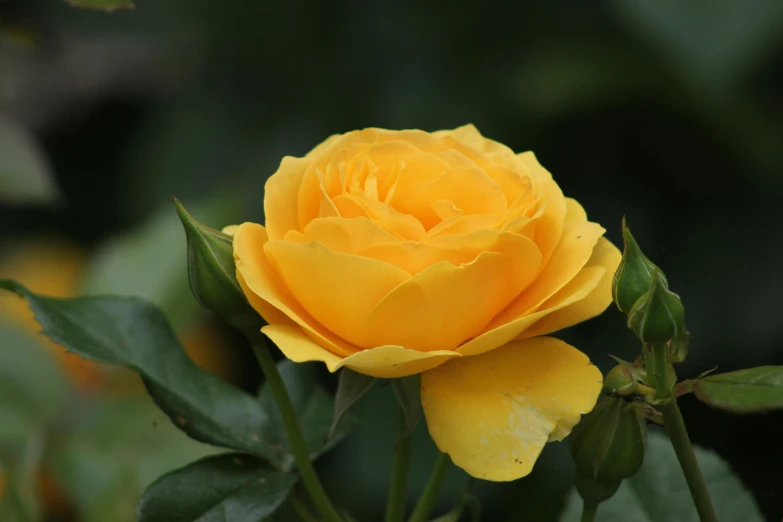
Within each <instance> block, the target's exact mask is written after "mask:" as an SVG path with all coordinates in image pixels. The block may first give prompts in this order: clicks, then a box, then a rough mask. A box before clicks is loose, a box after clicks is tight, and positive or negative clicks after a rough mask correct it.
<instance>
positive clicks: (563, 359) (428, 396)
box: [421, 337, 602, 481]
mask: <svg viewBox="0 0 783 522" xmlns="http://www.w3.org/2000/svg"><path fill="white" fill-rule="evenodd" d="M601 381H602V379H601V372H600V371H599V370H598V368H596V367H595V366H593V365H592V364H590V361H589V360H588V358H587V356H585V355H584V354H583V353H582V352H580V351H578V350H577V349H576V348H574V347H572V346H569V345H568V344H566V343H564V342H562V341H559V340H557V339H553V338H551V337H538V338H535V339H528V340H525V341H514V342H512V343H510V344H508V345H507V346H504V347H502V348H499V349H497V350H494V351H492V352H489V353H486V354H483V355H480V356H476V357H465V358H462V359H457V360H453V361H449V362H448V363H447V364H444V365H442V366H440V367H439V368H436V369H433V370H430V371H427V372H425V373H424V374H423V375H422V381H421V400H422V405H423V406H424V413H425V415H426V418H427V426H428V428H429V431H430V435H431V436H432V439H433V440H434V441H435V444H436V445H437V446H438V448H439V449H440V450H441V451H443V452H446V453H448V454H449V455H450V456H451V458H452V460H453V461H454V463H455V464H456V465H457V466H459V467H461V468H463V469H464V470H465V471H467V472H468V473H469V474H470V475H472V476H474V477H477V478H481V479H484V480H495V481H509V480H515V479H518V478H520V477H523V476H525V475H527V474H528V473H530V471H531V470H532V469H533V464H535V461H536V459H537V458H538V455H539V454H540V453H541V450H542V449H543V447H544V444H546V443H547V442H548V441H550V440H560V439H562V438H563V437H565V436H566V435H568V434H569V433H570V432H571V429H572V428H573V427H574V426H575V425H576V423H577V422H579V419H580V416H581V415H582V414H584V413H587V412H589V411H590V410H591V409H592V408H593V406H594V405H595V402H596V399H597V398H598V394H599V393H600V391H601V385H602V382H601Z"/></svg>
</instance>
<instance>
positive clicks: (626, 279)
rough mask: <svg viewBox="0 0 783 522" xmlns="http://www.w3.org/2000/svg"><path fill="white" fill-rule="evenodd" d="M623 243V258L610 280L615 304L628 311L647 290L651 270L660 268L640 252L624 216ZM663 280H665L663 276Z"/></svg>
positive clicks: (649, 283)
mask: <svg viewBox="0 0 783 522" xmlns="http://www.w3.org/2000/svg"><path fill="white" fill-rule="evenodd" d="M623 243H624V245H625V246H624V247H623V258H622V260H621V261H620V266H618V267H617V271H616V272H615V274H614V279H613V280H612V299H613V300H614V302H615V303H616V304H617V308H619V309H620V310H621V311H623V312H625V313H628V312H629V311H630V310H631V308H632V307H633V305H634V303H635V302H636V301H637V300H638V299H639V298H640V297H641V296H642V295H643V294H644V293H645V292H647V290H649V288H650V285H651V284H652V274H653V272H654V271H656V270H658V271H659V272H660V269H659V268H658V267H657V266H655V264H653V262H652V261H650V260H649V259H647V256H645V255H644V254H643V253H642V249H641V248H639V244H638V243H637V242H636V240H635V239H634V237H633V235H632V234H631V230H630V229H629V228H628V227H627V226H625V218H623ZM661 275H663V272H661ZM663 280H664V282H666V277H665V276H663Z"/></svg>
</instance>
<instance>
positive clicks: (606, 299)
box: [522, 237, 623, 338]
mask: <svg viewBox="0 0 783 522" xmlns="http://www.w3.org/2000/svg"><path fill="white" fill-rule="evenodd" d="M622 257H623V254H622V253H621V252H620V251H619V250H618V249H617V247H616V246H614V245H613V244H612V243H610V242H609V240H607V239H606V238H603V237H602V238H600V239H598V243H597V244H596V245H595V248H594V249H593V255H592V256H591V257H590V260H589V261H588V262H587V265H585V266H586V268H585V269H587V268H589V267H602V268H604V269H605V272H604V275H603V277H601V281H599V283H598V285H597V286H596V287H595V288H594V289H593V290H592V291H591V292H590V293H589V294H588V295H587V296H586V297H585V298H584V299H580V300H579V301H576V302H575V303H573V304H571V305H568V306H566V307H564V308H561V309H559V310H557V311H554V312H552V313H550V314H548V315H547V316H546V317H544V318H543V319H541V320H539V321H537V322H536V323H535V324H534V325H533V326H531V327H530V328H529V329H527V330H525V331H524V332H523V333H522V337H523V338H524V337H534V336H536V335H544V334H548V333H551V332H556V331H557V330H562V329H563V328H567V327H569V326H572V325H575V324H577V323H581V322H582V321H586V320H588V319H591V318H593V317H596V316H597V315H599V314H601V313H602V312H603V311H604V310H606V308H607V307H608V306H609V305H610V304H611V302H612V278H613V277H614V273H615V271H616V270H617V267H618V266H619V265H620V260H621V259H622ZM583 270H584V269H583ZM557 300H558V296H557V294H555V295H554V296H552V297H551V298H550V299H549V300H547V301H546V302H545V303H544V304H543V305H541V309H542V310H546V309H547V308H549V307H550V301H551V302H552V303H554V302H556V301H557Z"/></svg>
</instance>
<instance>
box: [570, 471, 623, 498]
mask: <svg viewBox="0 0 783 522" xmlns="http://www.w3.org/2000/svg"><path fill="white" fill-rule="evenodd" d="M622 482H623V481H622V480H616V481H614V482H611V483H606V484H604V483H601V482H596V481H595V480H593V479H591V478H587V477H584V476H582V475H580V474H579V473H577V474H576V477H575V479H574V486H576V490H577V491H578V492H579V496H580V497H582V499H584V501H585V502H587V503H589V504H600V503H601V502H603V501H604V500H609V499H610V498H612V496H614V494H615V493H617V490H618V489H620V484H622Z"/></svg>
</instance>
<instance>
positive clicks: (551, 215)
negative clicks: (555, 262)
mask: <svg viewBox="0 0 783 522" xmlns="http://www.w3.org/2000/svg"><path fill="white" fill-rule="evenodd" d="M517 158H519V159H520V160H521V162H522V163H523V164H524V165H525V167H526V168H527V171H528V173H529V174H530V177H531V178H532V179H533V182H534V184H535V188H536V190H537V191H538V193H539V196H540V201H541V203H542V204H544V205H545V206H544V207H543V213H542V215H541V216H540V217H539V218H538V219H536V243H538V247H539V248H540V249H541V253H542V254H543V256H544V263H546V262H547V261H548V260H549V257H550V256H551V255H552V252H554V250H555V247H557V245H558V243H559V241H560V236H561V235H562V233H563V224H564V222H565V216H566V202H565V198H564V197H563V191H561V190H560V187H559V186H558V185H557V183H555V181H554V180H553V179H552V174H550V173H549V171H547V170H546V169H545V168H544V167H542V166H541V164H540V163H539V162H538V160H537V159H536V156H535V154H533V153H532V152H523V153H522V154H517Z"/></svg>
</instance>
